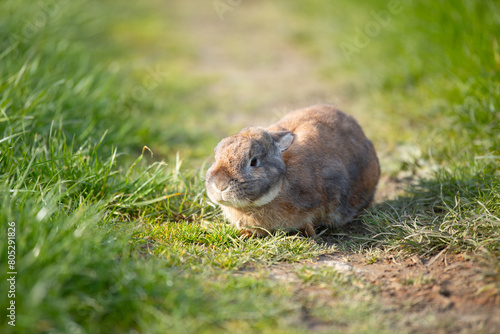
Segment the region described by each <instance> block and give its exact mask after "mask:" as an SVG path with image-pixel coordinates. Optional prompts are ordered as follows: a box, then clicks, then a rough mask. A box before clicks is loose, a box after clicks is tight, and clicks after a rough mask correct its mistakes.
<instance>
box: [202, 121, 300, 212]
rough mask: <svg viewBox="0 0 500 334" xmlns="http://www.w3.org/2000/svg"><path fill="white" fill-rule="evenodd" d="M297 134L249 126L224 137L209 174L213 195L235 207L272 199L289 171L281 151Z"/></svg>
mask: <svg viewBox="0 0 500 334" xmlns="http://www.w3.org/2000/svg"><path fill="white" fill-rule="evenodd" d="M293 138H294V137H293V135H292V133H291V132H289V131H267V130H265V129H263V128H259V127H249V128H245V129H243V130H241V131H240V132H239V133H237V134H235V135H232V136H230V137H227V138H225V139H223V140H222V141H221V142H220V143H219V144H218V145H217V147H216V148H215V150H214V153H215V163H214V164H213V165H212V166H211V167H210V168H209V170H208V171H207V175H206V181H205V182H206V188H207V193H208V196H209V197H210V199H211V200H212V201H214V202H216V203H218V204H220V205H223V206H229V207H234V208H245V207H259V206H263V205H266V204H268V203H269V202H271V201H272V200H273V199H274V198H275V197H276V196H277V195H278V194H279V192H280V189H281V185H282V183H283V178H284V175H285V171H286V166H285V162H284V161H283V158H282V156H281V153H282V152H283V151H285V150H286V149H287V148H288V147H289V146H290V145H291V144H292V142H293Z"/></svg>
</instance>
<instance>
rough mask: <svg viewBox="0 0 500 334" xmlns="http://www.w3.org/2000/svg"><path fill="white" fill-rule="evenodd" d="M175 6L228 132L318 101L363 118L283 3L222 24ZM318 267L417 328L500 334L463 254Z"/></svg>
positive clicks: (390, 193)
mask: <svg viewBox="0 0 500 334" xmlns="http://www.w3.org/2000/svg"><path fill="white" fill-rule="evenodd" d="M174 4H175V5H174V6H175V8H176V11H178V14H179V22H181V24H182V25H183V27H182V34H183V35H184V36H186V38H187V39H188V42H189V43H191V44H192V46H193V47H194V48H195V49H196V50H197V59H198V61H197V63H196V64H195V68H194V69H193V70H194V71H195V72H196V73H199V74H202V75H205V76H208V77H211V78H213V79H214V83H213V84H212V85H211V87H210V88H209V90H208V91H206V92H204V94H208V95H210V96H211V99H213V100H214V101H217V108H218V110H217V114H218V115H216V116H215V117H217V118H221V119H225V120H226V122H227V125H221V126H222V127H225V128H227V129H228V131H229V129H231V130H234V129H239V128H241V127H244V126H248V125H262V126H265V125H269V124H271V123H272V122H275V121H276V120H278V119H279V118H281V117H282V115H283V114H285V113H286V112H287V111H290V110H293V109H296V108H298V107H303V106H308V105H312V104H315V103H331V104H334V105H337V106H339V107H340V108H341V109H344V110H351V108H352V109H355V111H354V114H355V116H356V117H361V118H363V114H362V113H360V111H359V108H356V105H355V104H356V102H355V101H349V100H348V99H346V98H345V97H343V95H342V87H341V84H337V86H335V83H333V84H332V83H325V82H323V81H322V80H320V79H319V78H318V75H317V72H318V68H317V65H316V64H315V62H314V59H308V58H307V57H306V56H305V55H304V54H303V53H302V52H300V51H299V50H297V49H296V48H295V47H294V46H293V45H292V44H291V43H290V36H289V34H290V29H289V22H287V21H286V19H285V16H284V15H283V13H281V12H280V8H279V7H278V5H275V4H274V3H272V2H264V1H262V2H258V4H256V3H254V2H251V1H247V2H245V1H243V2H242V3H241V4H240V5H238V6H235V7H234V9H233V10H232V11H227V12H225V13H224V15H223V17H224V20H221V19H220V17H219V15H218V13H217V11H216V10H215V8H214V7H213V3H212V2H211V1H195V2H187V1H185V2H183V1H180V0H178V1H175V2H174ZM358 107H359V106H358ZM364 116H365V117H366V118H369V115H364ZM360 123H362V124H363V123H365V124H366V123H368V122H367V121H364V122H363V121H362V120H360ZM372 126H373V125H372ZM368 132H369V131H368ZM403 183H404V182H397V180H393V179H390V178H389V177H387V176H383V178H382V180H381V184H380V185H379V192H378V193H379V195H378V197H377V201H383V200H384V199H386V198H393V197H395V196H397V194H398V193H400V192H401V191H402V186H403ZM324 241H327V242H328V240H324ZM310 265H312V266H324V265H327V266H335V268H337V269H338V270H339V271H348V272H350V273H353V274H354V275H357V276H359V277H360V278H361V279H363V280H364V281H365V282H367V283H368V284H372V285H374V286H377V287H378V288H379V289H380V297H381V298H382V300H383V301H384V303H386V304H387V305H388V307H392V309H393V312H398V311H400V309H404V310H406V312H407V315H406V318H407V319H408V322H409V325H408V330H409V331H419V330H421V329H422V328H423V327H419V324H418V319H424V318H425V317H427V316H433V317H435V318H437V319H438V322H453V323H452V324H451V325H449V326H448V327H446V328H447V329H446V332H450V333H451V332H454V333H455V332H467V333H473V332H475V331H476V329H477V328H483V327H482V326H483V325H484V324H486V325H485V326H484V328H485V329H486V332H488V333H495V332H500V308H499V303H500V301H499V300H498V295H495V294H492V290H488V285H487V283H486V282H485V276H484V270H483V269H481V268H479V267H478V266H477V265H476V264H474V263H473V262H472V261H470V260H468V259H466V258H464V257H463V256H461V255H443V254H441V255H440V256H439V257H437V258H435V259H423V258H419V257H413V258H409V259H404V258H402V257H400V256H397V255H391V254H386V257H384V258H380V259H379V260H378V261H377V262H376V263H374V264H371V265H369V264H367V261H366V259H364V258H363V257H362V256H360V255H357V254H332V255H331V256H329V257H325V258H321V259H318V261H317V262H315V263H312V264H310ZM291 266H293V265H290V264H283V265H279V266H276V267H274V268H270V270H269V277H270V278H271V279H278V280H288V281H290V280H291V281H293V280H295V279H296V277H294V274H292V273H291V272H290V268H291ZM410 319H413V320H412V321H410ZM415 319H417V320H415ZM484 328H483V329H484ZM427 331H428V329H427V330H426V332H427ZM440 332H442V331H440Z"/></svg>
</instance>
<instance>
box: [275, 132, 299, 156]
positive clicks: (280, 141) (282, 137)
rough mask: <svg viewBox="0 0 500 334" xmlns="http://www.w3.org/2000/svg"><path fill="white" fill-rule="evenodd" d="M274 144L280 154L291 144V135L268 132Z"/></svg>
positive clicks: (289, 133) (288, 133)
mask: <svg viewBox="0 0 500 334" xmlns="http://www.w3.org/2000/svg"><path fill="white" fill-rule="evenodd" d="M269 133H270V134H271V136H273V139H274V142H275V143H276V145H278V148H279V149H280V151H281V152H283V151H285V150H286V149H287V148H288V147H289V146H290V145H292V142H293V134H292V133H291V132H290V131H270V132H269Z"/></svg>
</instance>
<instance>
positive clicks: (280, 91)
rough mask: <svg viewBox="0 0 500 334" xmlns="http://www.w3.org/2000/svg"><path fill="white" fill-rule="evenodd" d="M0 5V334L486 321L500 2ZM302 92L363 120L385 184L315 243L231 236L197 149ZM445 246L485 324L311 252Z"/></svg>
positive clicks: (499, 95)
mask: <svg viewBox="0 0 500 334" xmlns="http://www.w3.org/2000/svg"><path fill="white" fill-rule="evenodd" d="M221 15H222V16H221ZM0 18H1V19H0V221H1V222H2V228H1V229H0V240H2V241H1V244H2V247H1V248H0V264H1V265H0V268H1V270H2V280H1V281H0V286H1V287H2V289H1V293H2V296H1V297H0V308H1V309H2V310H3V311H2V312H3V313H2V314H3V319H4V320H3V321H2V322H1V323H0V331H1V332H2V333H165V332H168V333H221V332H230V333H285V332H286V333H306V332H310V331H315V332H320V333H332V332H342V333H344V332H346V333H394V332H402V333H406V332H418V331H425V332H457V330H461V331H462V332H484V333H494V332H496V331H497V330H499V329H500V327H499V326H500V324H499V323H498V321H495V316H494V315H495V314H496V315H498V314H499V313H500V306H499V305H500V168H499V165H500V137H499V133H500V111H499V110H500V46H499V45H500V38H499V36H500V5H498V4H496V3H495V2H493V1H491V2H487V1H484V2H476V1H470V0H460V1H441V2H433V1H412V0H407V1H400V2H399V1H381V0H376V1H371V2H370V3H366V2H361V1H347V0H339V1H334V2H325V1H319V0H311V1H301V0H293V1H286V2H285V1H281V2H277V3H272V4H269V3H264V2H262V1H256V2H249V1H248V2H247V1H242V2H239V3H238V4H237V5H235V4H234V3H233V4H232V5H231V6H230V10H227V11H225V12H224V13H222V14H221V12H218V11H217V9H216V8H214V6H213V4H212V3H210V2H201V1H200V2H193V3H192V4H189V5H187V4H185V3H183V2H181V1H172V2H169V3H168V4H167V3H166V2H162V1H159V0H149V1H146V2H141V3H137V4H125V3H123V2H119V1H117V0H106V1H97V0H90V1H83V0H75V1H71V2H69V1H65V0H51V1H35V2H31V1H15V0H4V1H2V2H1V4H0ZM273 29H276V31H274V30H273ZM268 35H271V36H273V35H275V36H274V37H268ZM273 38H274V39H273ZM203 41H205V42H203ZM203 43H205V44H203ZM278 43H280V44H278ZM281 43H282V44H281ZM202 46H203V48H202ZM249 49H250V50H257V51H255V54H253V53H252V54H249V53H248V52H247V51H248V50H249ZM207 50H208V51H207ZM279 64H282V66H281V65H279ZM228 69H230V70H228ZM235 69H237V70H238V71H240V72H235V71H236V70H235ZM259 69H260V70H259ZM277 69H279V71H282V73H281V72H279V71H278V70H277ZM301 69H302V71H304V73H307V74H308V77H307V78H306V77H304V76H302V72H300V71H301ZM273 70H276V73H274V72H273ZM294 71H298V72H297V73H299V74H300V75H297V77H295V76H293V75H294V74H293V73H295V72H294ZM261 72H262V73H261ZM280 73H281V74H280ZM290 73H292V74H290ZM289 75H290V77H291V78H293V80H288V78H290V77H289ZM275 76H277V77H278V80H276V81H273V78H274V77H275ZM281 79H283V80H281ZM266 81H269V83H268V82H266ZM267 84H269V86H267ZM308 84H310V85H311V86H310V87H311V88H310V90H308V88H307V87H309V86H308ZM318 87H321V88H318ZM319 91H321V94H319V93H318V92H319ZM303 92H305V93H303ZM315 93H318V94H319V95H314V94H315ZM322 94H331V95H329V98H330V99H332V100H330V101H323V100H322V101H318V99H319V98H323V97H324V95H322ZM330 96H331V97H330ZM313 102H331V103H337V104H338V106H339V107H340V108H341V109H343V110H344V111H346V112H348V113H351V114H353V115H354V116H355V117H356V118H357V119H358V120H359V122H360V123H361V125H362V126H363V127H364V129H365V132H366V133H367V135H368V137H369V138H371V139H372V140H373V142H374V144H375V146H376V148H377V151H378V154H379V158H380V161H381V166H382V174H383V177H382V180H381V184H380V186H379V192H380V196H379V197H378V199H377V201H376V203H375V204H374V205H373V206H372V207H371V208H370V209H369V210H367V212H366V213H365V214H363V215H362V216H361V217H359V219H357V221H356V222H355V223H354V225H353V226H354V227H353V228H350V227H346V228H343V229H335V230H329V231H324V233H323V234H322V235H321V236H320V237H319V238H317V239H309V238H303V237H300V236H289V235H285V234H279V233H278V234H277V235H275V236H272V237H267V238H250V239H244V238H242V237H240V236H239V234H238V232H237V231H236V230H235V229H234V228H232V227H231V226H229V225H228V224H227V223H226V222H225V221H224V219H223V217H222V216H221V213H220V210H219V209H218V208H217V207H216V206H215V205H214V204H212V203H210V201H209V200H208V198H207V196H206V194H205V190H204V173H205V171H206V169H207V167H208V164H210V163H211V161H212V160H211V155H212V152H213V147H215V145H216V144H217V142H218V141H219V140H220V139H221V138H222V137H224V136H226V135H229V134H231V133H234V132H235V131H238V129H239V128H241V127H243V126H248V125H251V122H257V123H266V122H267V124H270V123H271V121H272V119H271V118H273V117H274V116H275V115H277V114H279V113H282V112H283V110H284V109H288V110H292V109H293V108H299V107H303V106H306V105H300V103H304V104H305V103H308V104H312V103H313ZM283 106H286V108H285V107H283ZM273 108H274V109H273ZM271 109H273V110H271ZM276 110H279V111H277V112H275V113H273V112H274V111H276ZM271 114H272V115H271ZM269 115H271V116H269ZM395 188H397V190H395ZM8 227H11V228H14V231H15V232H12V230H9V229H8ZM9 233H10V234H9ZM12 233H14V234H15V238H14V239H12V238H10V240H15V242H14V243H12V242H11V243H10V244H9V241H8V240H9V237H10V236H12ZM9 245H11V246H12V245H15V262H12V260H10V261H11V262H9V257H8V255H9V253H8V252H9V250H10V248H8V246H9ZM447 254H449V256H459V257H460V258H463V259H467V261H469V262H467V263H472V264H474V266H476V267H477V268H479V269H478V270H479V273H478V276H477V277H476V276H474V277H475V281H474V282H473V283H474V289H476V290H474V291H473V292H474V293H473V294H472V295H473V296H472V297H471V303H472V304H473V305H477V304H481V303H482V304H481V305H483V306H484V308H481V309H479V311H482V310H487V311H488V312H490V313H491V315H492V316H491V318H488V319H486V320H483V319H482V320H481V321H476V322H474V321H473V320H471V321H470V322H467V320H463V321H466V324H465V325H463V324H462V323H458V324H457V323H456V322H455V320H457V319H460V318H461V317H462V316H463V315H464V314H467V310H464V309H466V308H467V307H468V304H467V305H465V307H464V309H460V308H458V309H455V310H451V311H450V310H448V309H447V310H443V313H442V314H443V316H441V317H440V316H439V314H438V315H436V314H435V313H436V312H435V310H434V309H433V308H432V307H430V308H428V309H425V308H422V309H419V312H415V308H414V307H413V306H414V305H407V304H405V303H404V302H402V301H400V300H395V299H394V298H393V299H391V298H389V299H387V298H385V297H383V296H382V295H383V293H382V292H383V291H384V286H383V283H380V282H372V281H369V280H367V279H365V278H363V277H359V276H357V275H355V274H354V273H353V272H342V271H341V270H339V269H338V268H335V267H330V266H322V265H318V263H320V262H318V259H325V258H328V256H337V257H342V258H343V259H344V260H349V258H351V259H356V261H357V262H358V263H361V264H363V266H364V267H369V266H370V265H377V264H378V265H382V264H384V263H386V262H387V261H388V260H387V259H389V258H391V259H401V261H405V259H409V258H412V257H416V258H418V259H422V260H423V261H424V262H425V261H429V260H431V261H432V262H431V264H432V263H434V261H438V260H439V261H440V260H442V259H443V258H444V257H445V256H446V255H447ZM11 266H12V267H11ZM476 267H475V268H476ZM367 270H369V269H367ZM8 272H16V274H15V292H14V297H8V291H11V290H12V289H11V285H10V283H9V281H7V278H8V277H10V276H12V275H10V274H8ZM280 277H285V278H284V279H283V278H280ZM437 279H438V277H430V278H429V277H428V276H425V277H423V276H422V277H419V278H418V279H417V278H416V277H413V276H412V277H407V278H404V279H402V280H401V281H400V283H401V285H403V286H408V285H412V286H417V288H418V287H421V286H427V285H428V284H432V282H433V281H435V280H437ZM416 281H418V282H417V283H415V282H416ZM463 282H464V284H468V285H470V284H469V283H471V282H469V281H467V280H464V281H463ZM429 288H430V285H429ZM381 291H382V292H381ZM478 300H482V301H484V302H481V303H480V302H478ZM11 301H15V327H14V326H12V325H9V323H8V322H9V321H12V318H8V317H7V315H8V314H9V313H8V311H7V308H8V307H9V305H11ZM472 304H471V305H472ZM483 306H481V307H483ZM474 307H475V306H474ZM474 307H471V309H473V308H474ZM440 312H441V311H440ZM446 312H448V313H446ZM438 313H439V312H438ZM490 313H488V314H490ZM447 317H448V318H447ZM449 317H451V318H449ZM453 317H455V318H456V319H455V318H453ZM457 326H459V327H457Z"/></svg>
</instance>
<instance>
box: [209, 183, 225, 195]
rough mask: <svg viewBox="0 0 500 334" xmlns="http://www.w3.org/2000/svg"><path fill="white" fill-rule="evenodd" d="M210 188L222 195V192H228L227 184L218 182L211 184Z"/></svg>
mask: <svg viewBox="0 0 500 334" xmlns="http://www.w3.org/2000/svg"><path fill="white" fill-rule="evenodd" d="M212 187H213V188H214V189H215V190H216V191H218V192H220V193H223V192H226V191H228V190H229V183H225V182H220V183H218V182H213V183H212Z"/></svg>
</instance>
